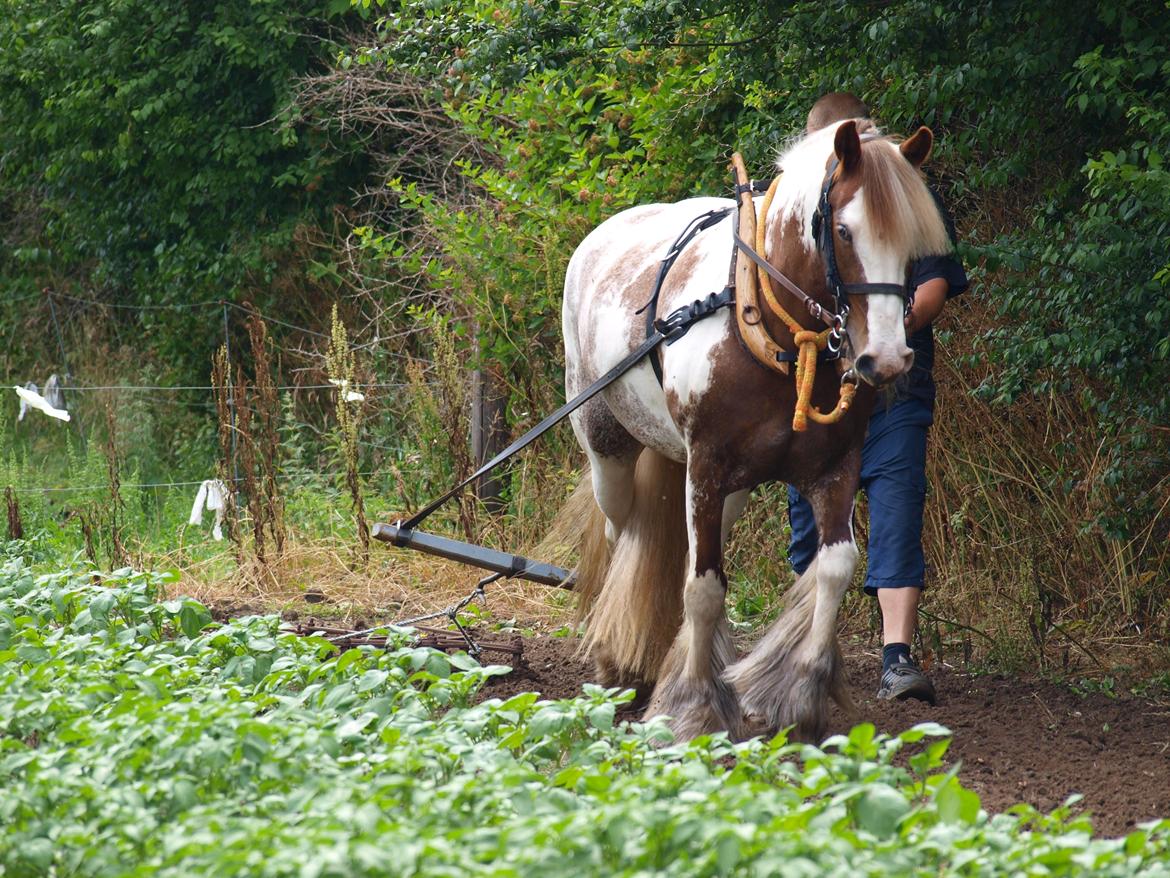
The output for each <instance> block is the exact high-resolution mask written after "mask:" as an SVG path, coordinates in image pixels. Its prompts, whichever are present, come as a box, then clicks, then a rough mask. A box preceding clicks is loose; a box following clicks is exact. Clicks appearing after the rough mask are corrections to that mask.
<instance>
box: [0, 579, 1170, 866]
mask: <svg viewBox="0 0 1170 878" xmlns="http://www.w3.org/2000/svg"><path fill="white" fill-rule="evenodd" d="M169 578H170V577H169V576H167V575H163V574H145V573H134V572H131V571H129V570H123V571H118V572H115V573H112V574H106V575H101V574H96V573H94V572H93V571H92V570H86V569H77V570H72V571H71V570H65V571H61V572H56V573H48V574H36V573H34V572H33V571H32V570H31V569H30V568H29V567H28V566H27V565H26V563H25V562H24V561H23V560H22V559H20V558H13V559H10V560H9V561H7V562H6V563H5V565H4V567H3V568H2V572H0V716H2V717H3V718H4V724H5V725H4V729H3V736H2V737H0V784H2V785H3V788H4V790H5V795H4V796H3V798H2V799H0V826H2V827H3V830H2V833H3V835H2V840H0V874H2V875H12V876H26V875H28V876H31V875H44V874H56V875H146V874H150V875H191V874H216V875H298V876H299V875H316V876H326V875H337V876H341V875H346V876H350V875H365V874H370V875H374V874H401V875H416V874H418V875H423V874H425V875H456V874H458V875H475V874H483V875H516V874H548V873H549V872H550V870H560V871H561V872H564V873H566V874H649V873H654V874H664V875H670V874H677V875H729V874H743V875H754V874H773V873H776V872H779V871H781V870H783V872H784V874H802V875H803V874H807V875H826V874H845V873H846V872H848V873H854V874H856V873H861V874H932V875H938V874H962V875H983V874H986V875H991V874H1003V873H1006V872H1012V873H1017V874H1025V873H1026V874H1045V875H1050V874H1051V875H1063V874H1069V875H1072V874H1085V873H1086V872H1092V873H1093V874H1100V875H1133V874H1151V875H1153V874H1166V871H1167V869H1168V868H1170V866H1168V863H1170V822H1162V823H1159V824H1145V825H1144V826H1143V827H1142V828H1134V827H1133V826H1130V825H1128V824H1129V823H1130V822H1131V821H1134V820H1143V819H1144V818H1145V817H1147V816H1150V814H1149V811H1150V809H1151V808H1153V807H1154V805H1153V803H1151V802H1148V801H1141V802H1138V801H1135V802H1133V803H1130V807H1126V806H1124V805H1123V804H1122V802H1121V800H1120V799H1118V798H1117V797H1111V794H1110V792H1109V790H1108V789H1107V788H1104V783H1105V780H1106V779H1107V778H1108V777H1109V775H1108V774H1107V771H1108V770H1112V771H1113V772H1115V775H1114V776H1115V777H1116V776H1118V775H1120V774H1122V773H1124V772H1131V773H1135V772H1140V771H1143V770H1148V771H1149V772H1150V773H1151V774H1153V775H1154V776H1153V777H1150V778H1144V779H1143V780H1144V782H1143V783H1142V784H1141V786H1142V787H1143V788H1145V789H1160V790H1164V789H1165V788H1166V783H1165V780H1166V778H1167V772H1166V767H1165V763H1166V759H1165V756H1164V755H1159V754H1157V753H1156V752H1155V750H1154V748H1153V745H1154V742H1153V741H1152V740H1146V741H1144V742H1142V741H1138V742H1132V743H1131V744H1125V745H1123V746H1113V743H1112V742H1113V740H1114V738H1113V737H1109V741H1110V746H1109V747H1108V749H1107V750H1105V751H1101V752H1099V753H1098V758H1097V759H1096V760H1094V761H1095V762H1096V763H1098V764H1099V765H1101V766H1103V767H1102V768H1101V770H1100V772H1099V773H1096V774H1094V773H1093V769H1092V768H1091V763H1090V762H1084V761H1082V756H1083V755H1084V754H1085V753H1091V750H1092V748H1094V747H1095V746H1096V745H1097V744H1098V743H1099V742H1100V740H1102V736H1107V737H1108V736H1110V735H1115V736H1116V738H1117V740H1118V741H1119V742H1122V741H1126V740H1127V736H1128V735H1129V734H1131V733H1132V732H1134V731H1138V732H1140V733H1142V734H1146V735H1150V734H1152V733H1155V730H1158V731H1160V729H1162V728H1164V723H1162V724H1161V725H1160V726H1159V725H1155V724H1154V723H1153V722H1151V721H1148V720H1149V718H1148V717H1146V718H1143V717H1142V716H1141V712H1142V710H1144V709H1145V708H1139V702H1135V701H1128V700H1127V701H1118V702H1116V703H1113V702H1107V701H1106V700H1105V699H1103V698H1102V697H1101V696H1095V697H1093V698H1090V699H1088V700H1085V701H1080V700H1078V699H1077V697H1075V696H1073V695H1071V694H1069V693H1067V692H1066V693H1064V694H1062V695H1061V696H1059V697H1058V698H1056V699H1055V700H1053V699H1051V698H1049V701H1048V703H1046V704H1041V703H1039V701H1040V700H1043V699H1045V698H1048V697H1049V696H1050V695H1051V692H1052V690H1051V689H1046V690H1036V696H1037V702H1038V703H1037V704H1036V707H1035V708H1034V709H1030V708H1028V707H1027V705H1028V704H1029V702H1030V700H1032V699H1033V696H1032V695H1031V694H1030V692H1029V687H1031V686H1032V685H1033V684H1032V682H1030V681H1025V682H1024V683H1022V684H1020V685H1019V686H1017V688H1016V691H1015V695H1014V697H1013V698H1011V699H1010V700H1009V699H1008V698H1007V697H1006V695H1005V689H1006V688H1007V687H1005V685H1004V684H1005V682H1006V681H1004V680H995V679H992V678H984V679H969V678H963V677H961V676H959V675H958V674H954V673H950V672H946V671H945V670H942V671H940V674H939V681H940V683H941V686H942V690H943V692H944V700H943V703H942V704H941V705H940V707H939V708H937V709H936V710H934V711H928V709H926V708H921V709H915V710H913V711H910V712H906V713H894V712H893V711H891V710H889V709H885V710H877V709H876V706H875V705H874V704H873V702H872V700H870V699H868V698H867V697H866V696H865V695H864V692H861V693H860V694H861V709H862V712H863V714H865V717H864V718H866V719H869V720H872V722H864V723H861V724H859V725H857V726H855V727H853V728H852V729H849V728H847V725H846V724H845V723H842V724H841V726H840V730H841V731H840V733H839V734H836V735H834V736H833V737H831V738H829V739H828V740H827V741H826V742H825V743H824V744H823V745H822V746H820V747H813V746H808V745H801V744H790V743H787V742H786V741H785V739H784V738H783V736H780V737H777V738H775V739H773V740H770V741H768V740H758V739H757V740H752V741H749V742H747V743H744V744H739V745H733V744H731V743H728V742H727V741H726V740H723V739H722V738H720V737H716V738H701V739H698V740H696V741H694V742H691V743H690V744H687V745H680V744H675V743H672V742H671V741H670V739H669V738H670V736H669V733H668V732H667V731H666V730H665V729H664V727H663V726H662V724H661V723H660V722H651V723H648V724H639V723H636V722H629V721H627V720H626V718H625V714H624V713H623V712H622V706H623V702H624V701H625V700H626V699H627V698H628V696H623V695H620V694H619V693H616V692H614V691H605V690H602V689H600V688H597V687H594V686H590V685H587V684H586V685H584V686H582V685H579V684H580V682H581V680H582V679H583V678H582V677H581V676H575V677H574V676H573V671H572V668H573V664H572V660H571V658H569V657H567V656H566V653H567V652H569V651H571V648H572V644H571V639H569V638H552V637H545V638H538V639H529V640H527V641H525V642H524V662H523V665H524V666H526V668H527V670H521V671H519V672H518V673H513V674H511V675H507V676H504V674H505V671H504V669H503V668H501V667H498V666H492V665H486V666H484V665H480V664H478V663H476V662H475V661H472V660H471V659H469V658H468V657H467V656H466V655H460V654H456V655H446V654H443V653H440V652H437V651H435V650H431V649H427V648H420V647H415V646H412V645H411V640H410V637H409V636H408V635H407V634H405V633H403V632H397V631H395V632H391V635H390V639H391V643H390V644H389V648H388V649H385V650H381V649H375V648H373V647H360V648H350V649H337V648H336V647H335V646H334V644H333V643H331V642H330V641H328V640H325V639H323V638H321V637H303V636H298V635H296V634H293V633H289V632H288V631H287V630H283V629H282V622H281V620H280V618H279V617H278V616H276V615H267V616H249V617H246V618H242V619H235V620H231V621H228V622H226V623H223V624H217V623H215V622H213V621H212V614H211V612H210V611H209V610H208V609H207V608H205V607H204V606H203V605H202V604H199V603H198V602H196V601H194V600H191V599H187V598H171V599H168V600H160V598H161V597H163V591H164V589H165V588H166V587H167V585H168V582H167V580H168V579H169ZM485 658H490V656H489V657H485ZM857 661H859V659H858V660H856V661H854V663H853V665H851V672H852V674H853V676H854V677H855V678H857V679H863V678H864V675H863V674H859V673H857V671H858V670H859V667H858V665H857ZM526 675H527V676H526ZM534 686H535V687H538V688H543V689H544V690H546V691H544V693H543V696H544V697H541V695H538V694H536V693H533V692H529V691H526V690H529V689H531V688H533V687H534ZM1020 686H1022V688H1020ZM1078 705H1079V707H1078ZM1110 707H1112V709H1108V708H1110ZM959 708H961V709H959ZM1073 710H1080V711H1081V714H1082V716H1083V717H1084V722H1083V723H1080V724H1078V723H1077V721H1075V720H1074V718H1073V713H1072V711H1073ZM1096 711H1102V712H1099V713H1095V714H1093V715H1092V716H1091V712H1096ZM1029 717H1030V719H1029ZM1048 717H1051V718H1052V719H1051V721H1048ZM980 718H981V719H980ZM1102 718H1104V719H1105V722H1107V723H1109V724H1111V728H1112V731H1110V730H1104V729H1103V730H1102V731H1101V732H1100V733H1098V732H1097V731H1096V730H1095V724H1096V723H1097V722H1098V721H1099V720H1100V719H1102ZM920 720H922V721H923V722H918V721H920ZM940 721H948V722H950V721H954V723H955V727H956V730H957V735H956V737H955V738H954V739H952V738H951V737H950V736H949V734H948V733H947V732H946V731H945V729H944V728H943V725H942V724H940ZM914 722H918V724H917V725H913V726H912V727H911V728H909V729H906V730H902V729H904V728H905V727H906V726H909V725H910V724H911V723H914ZM875 723H876V727H875ZM1114 723H1115V724H1116V725H1115V726H1113V725H1112V724H1114ZM1009 724H1014V728H1013V729H1006V728H1005V730H1006V731H1007V732H1009V733H1011V732H1014V733H1015V738H1016V742H1017V746H1015V747H1014V748H1013V749H1011V750H1007V751H1005V752H1002V753H1000V752H997V751H996V750H995V748H996V747H999V746H1002V742H1003V741H1004V740H1006V737H1005V736H1004V735H999V736H996V735H995V734H994V733H993V732H992V730H993V729H994V728H995V727H996V726H997V725H998V726H1000V727H1006V726H1008V725H1009ZM879 729H881V731H879ZM895 729H897V731H894V730H895ZM1078 734H1082V735H1083V736H1084V737H1085V738H1087V740H1086V741H1085V742H1084V743H1085V744H1086V745H1087V747H1088V748H1089V749H1088V750H1085V749H1078V747H1077V746H1076V745H1075V744H1074V743H1073V742H1075V741H1076V740H1077V735H1078ZM1147 745H1148V747H1147ZM1143 748H1145V749H1143ZM1028 754H1032V757H1037V758H1036V759H1035V760H1034V762H1030V761H1029V760H1030V759H1031V758H1032V757H1030V756H1029V755H1028ZM1105 754H1107V755H1108V757H1109V758H1108V763H1106V760H1105V759H1104V758H1103V757H1104V755H1105ZM956 755H957V756H959V757H961V758H962V759H963V760H964V765H963V766H962V767H960V766H958V765H957V764H956V763H955V759H954V757H955V756H956ZM1053 757H1055V758H1056V759H1062V760H1063V761H1064V762H1065V763H1066V765H1067V768H1068V769H1069V773H1066V774H1061V775H1059V776H1058V775H1056V774H1050V775H1049V776H1048V777H1044V776H1042V773H1041V772H1040V771H1039V770H1031V769H1030V765H1031V764H1035V765H1038V766H1039V765H1044V764H1047V763H1048V762H1050V761H1054V760H1053ZM980 760H982V767H981V762H980ZM1159 760H1160V761H1159ZM1109 766H1111V768H1110V767H1109ZM1135 776H1136V775H1135ZM1069 778H1077V779H1078V782H1079V781H1082V780H1083V781H1086V782H1091V783H1094V784H1096V782H1097V779H1098V778H1100V779H1101V782H1102V789H1101V790H1096V789H1087V790H1085V792H1086V793H1087V794H1088V798H1087V799H1086V802H1087V804H1089V805H1090V806H1095V805H1096V803H1098V802H1100V803H1104V804H1106V805H1108V807H1109V808H1115V809H1116V810H1113V811H1111V812H1109V813H1103V814H1102V820H1103V822H1102V824H1101V826H1102V828H1103V829H1104V830H1105V835H1108V836H1117V837H1116V838H1113V839H1109V838H1101V837H1094V835H1093V830H1092V827H1091V825H1090V823H1089V822H1088V820H1086V819H1084V818H1081V817H1078V816H1076V814H1075V811H1076V808H1077V806H1076V805H1075V803H1074V804H1073V805H1072V807H1065V808H1059V809H1057V810H1056V811H1055V812H1053V813H1052V814H1051V815H1048V816H1046V815H1045V814H1043V813H1042V812H1041V811H1039V810H1036V809H1034V808H1032V807H1030V806H1029V805H1018V806H1012V807H1007V806H1008V804H1009V803H1010V802H1011V801H1012V796H1011V795H1010V792H1009V790H1010V784H1011V783H1012V782H1014V783H1016V784H1017V789H1018V791H1019V795H1018V798H1020V799H1022V800H1025V801H1029V800H1030V801H1034V802H1036V803H1037V804H1039V805H1041V807H1042V808H1044V809H1048V808H1049V807H1050V806H1051V805H1052V804H1054V803H1056V802H1057V801H1058V800H1059V799H1060V798H1061V797H1062V796H1064V794H1065V792H1066V785H1067V782H1068V779H1069ZM1023 781H1026V782H1027V784H1029V785H1032V788H1031V789H1028V787H1027V786H1025V785H1023V784H1022V783H1021V782H1023ZM1131 786H1134V787H1136V786H1137V784H1131ZM1097 793H1103V794H1105V795H1104V798H1098V799H1094V798H1093V796H1094V795H1095V794H1097Z"/></svg>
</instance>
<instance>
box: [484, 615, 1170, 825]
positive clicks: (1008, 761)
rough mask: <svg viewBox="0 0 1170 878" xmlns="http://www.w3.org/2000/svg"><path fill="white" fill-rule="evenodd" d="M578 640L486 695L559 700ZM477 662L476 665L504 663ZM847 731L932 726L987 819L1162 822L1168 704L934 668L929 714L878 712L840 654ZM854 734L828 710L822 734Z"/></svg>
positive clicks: (860, 661) (577, 666)
mask: <svg viewBox="0 0 1170 878" xmlns="http://www.w3.org/2000/svg"><path fill="white" fill-rule="evenodd" d="M577 644H578V641H577V640H575V639H572V638H555V637H548V636H537V637H528V638H525V639H524V641H523V646H524V653H523V662H522V663H521V666H520V667H518V668H517V669H516V670H515V671H514V672H513V673H512V674H510V675H508V676H505V677H499V678H496V679H495V680H493V681H492V683H491V684H490V689H489V691H488V692H487V693H485V694H486V695H488V696H494V697H507V696H509V695H512V694H515V693H518V692H526V691H532V690H535V691H537V692H540V693H541V694H542V695H543V696H544V697H546V698H566V697H569V696H572V695H575V694H577V693H579V692H580V691H581V685H582V684H583V683H588V682H591V681H592V680H593V674H592V668H591V667H590V666H589V665H588V664H586V663H585V662H583V661H581V660H580V659H578V658H577V657H576V656H575V652H576V647H577ZM502 658H503V656H493V655H492V654H491V653H490V652H488V653H485V655H484V656H483V660H484V661H485V662H497V663H501V664H502V663H504V662H503V661H502ZM846 665H847V668H848V674H849V680H850V683H851V687H850V688H851V690H852V694H853V699H854V701H855V703H856V705H857V708H858V716H857V717H856V718H854V720H853V721H855V722H862V721H868V722H872V723H873V724H874V725H875V726H877V728H878V731H881V732H887V733H891V734H895V733H897V732H900V731H903V730H904V729H907V728H909V727H910V726H912V725H914V724H915V723H920V722H937V723H941V724H942V725H944V726H946V727H947V728H949V729H950V730H951V731H952V732H953V733H954V740H953V742H952V744H951V748H950V750H949V752H948V758H949V759H950V760H951V762H952V763H955V762H958V763H960V765H961V768H960V772H959V776H960V778H961V780H962V782H963V784H964V785H965V786H966V787H968V788H969V789H972V790H974V791H975V792H976V793H978V794H979V796H980V798H981V799H982V802H983V806H984V808H986V809H987V810H988V811H992V812H999V811H1004V810H1007V809H1008V808H1010V807H1011V806H1012V805H1014V804H1017V803H1020V802H1026V803H1027V804H1030V805H1033V806H1035V807H1036V808H1038V809H1040V810H1041V811H1045V812H1047V811H1051V810H1052V809H1054V808H1056V807H1058V806H1059V805H1061V804H1062V803H1063V802H1064V801H1065V800H1066V799H1067V798H1068V797H1069V796H1070V795H1072V794H1074V793H1079V794H1081V795H1082V796H1083V797H1084V798H1083V799H1082V800H1081V802H1080V803H1079V804H1078V805H1077V806H1076V807H1075V809H1074V810H1077V811H1085V812H1088V813H1089V814H1090V815H1091V816H1092V819H1093V826H1094V828H1095V830H1096V832H1097V834H1099V835H1102V836H1119V835H1124V834H1125V833H1127V832H1128V831H1130V830H1131V829H1133V828H1134V826H1135V825H1136V824H1138V823H1142V822H1144V821H1147V820H1155V819H1158V818H1163V817H1170V706H1168V705H1166V704H1158V703H1155V702H1152V701H1147V700H1144V699H1139V698H1135V697H1133V696H1116V697H1112V696H1109V695H1105V694H1090V695H1081V694H1078V693H1076V692H1074V691H1073V690H1072V689H1071V688H1069V687H1068V686H1065V685H1061V684H1059V683H1056V682H1053V681H1051V680H1048V679H1045V678H1042V677H1039V676H1028V675H1024V676H1014V677H1010V678H1009V677H1006V676H1002V675H974V674H968V673H963V672H960V671H958V670H956V669H954V668H949V667H939V666H936V667H934V668H932V669H931V677H932V679H933V680H934V683H935V686H936V688H937V690H938V704H937V705H936V706H934V707H931V706H930V705H927V704H922V703H919V702H916V701H909V702H895V703H890V702H885V701H880V700H878V699H877V698H876V697H875V694H874V693H875V691H876V689H877V672H878V669H879V668H880V666H881V659H880V656H879V655H878V654H877V653H876V652H872V651H867V650H864V649H860V648H852V649H849V648H847V650H846ZM852 724H853V722H851V720H850V718H849V717H847V716H845V715H844V714H842V713H840V712H838V713H837V714H835V716H834V718H833V727H832V728H831V729H830V731H831V732H844V731H847V730H848V729H849V727H850V726H851V725H852Z"/></svg>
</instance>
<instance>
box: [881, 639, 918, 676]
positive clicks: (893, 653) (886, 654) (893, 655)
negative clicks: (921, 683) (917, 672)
mask: <svg viewBox="0 0 1170 878" xmlns="http://www.w3.org/2000/svg"><path fill="white" fill-rule="evenodd" d="M910 660H911V659H910V644H908V643H887V644H886V645H885V646H883V647H882V673H885V672H886V671H888V670H889V669H890V667H891V666H892V665H896V664H899V663H900V662H908V661H910Z"/></svg>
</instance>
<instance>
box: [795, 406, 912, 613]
mask: <svg viewBox="0 0 1170 878" xmlns="http://www.w3.org/2000/svg"><path fill="white" fill-rule="evenodd" d="M933 423H934V406H933V405H932V404H931V403H930V402H927V401H924V400H921V399H907V400H903V401H902V402H898V403H895V404H894V405H893V406H891V407H890V408H889V409H883V408H879V409H875V410H874V413H873V416H872V417H871V418H870V420H869V432H868V433H867V434H866V437H865V445H864V446H863V448H862V451H861V490H863V491H865V496H866V498H867V499H868V500H869V545H868V548H867V550H866V555H867V558H868V561H869V564H868V568H867V569H866V573H865V591H866V592H867V593H868V594H871V595H872V594H875V593H876V591H877V589H879V588H907V587H912V588H922V586H923V583H924V579H925V574H926V559H925V556H924V555H923V553H922V510H923V506H924V504H925V503H926V432H927V430H928V429H929V428H930V425H931V424H933ZM788 515H789V519H790V521H791V522H792V542H791V544H790V545H789V547H788V559H789V561H790V562H791V563H792V568H793V569H794V570H795V571H796V572H797V573H798V574H800V573H803V572H804V571H805V570H806V569H807V568H808V565H809V564H811V563H812V560H813V558H814V557H815V556H816V553H817V544H818V540H817V529H816V522H815V521H814V519H813V511H812V506H810V505H809V502H808V501H807V500H805V499H804V498H803V497H801V496H800V494H799V493H797V491H796V489H795V488H793V487H792V486H791V485H790V486H789V487H788Z"/></svg>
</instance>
